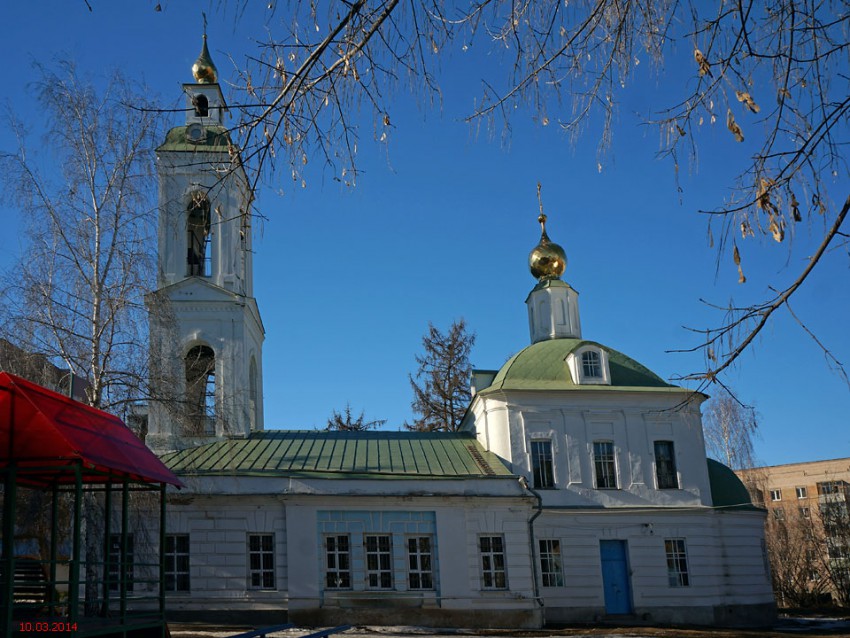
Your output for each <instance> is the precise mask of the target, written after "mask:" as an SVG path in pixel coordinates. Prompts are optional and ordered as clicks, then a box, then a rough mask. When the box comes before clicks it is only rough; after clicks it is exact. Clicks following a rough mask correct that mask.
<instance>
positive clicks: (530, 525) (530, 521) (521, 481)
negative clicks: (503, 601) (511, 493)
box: [519, 476, 544, 609]
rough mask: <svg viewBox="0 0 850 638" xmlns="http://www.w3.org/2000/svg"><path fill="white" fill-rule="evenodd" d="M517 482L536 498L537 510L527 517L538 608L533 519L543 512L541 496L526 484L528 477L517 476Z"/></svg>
mask: <svg viewBox="0 0 850 638" xmlns="http://www.w3.org/2000/svg"><path fill="white" fill-rule="evenodd" d="M519 484H520V487H522V488H523V489H524V490H527V491H529V492H531V493H532V494H533V495H534V498H536V499H537V508H536V509H537V511H536V512H534V514H533V515H532V516H531V518H529V519H528V543H529V545H530V549H531V576H532V583H533V585H534V600H535V601H537V604H538V605H539V606H540V608H541V609H542V608H543V606H544V605H543V598H542V597H541V596H540V582H539V579H538V577H537V564H538V563H537V552H536V551H535V545H534V521H535V520H536V519H537V517H538V516H540V515H541V514H542V513H543V497H542V496H540V493H539V492H537V490H535V489H533V488H532V487H531V486H529V484H528V479H526V478H525V477H524V476H520V477H519Z"/></svg>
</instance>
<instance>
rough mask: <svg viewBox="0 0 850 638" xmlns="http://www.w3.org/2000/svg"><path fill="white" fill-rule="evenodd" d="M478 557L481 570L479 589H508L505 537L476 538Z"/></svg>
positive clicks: (499, 535) (481, 536) (483, 535)
mask: <svg viewBox="0 0 850 638" xmlns="http://www.w3.org/2000/svg"><path fill="white" fill-rule="evenodd" d="M478 557H479V563H478V564H479V566H480V568H481V589H483V590H488V591H503V590H506V589H507V588H508V569H507V556H506V554H505V537H504V536H503V535H502V534H481V535H479V536H478Z"/></svg>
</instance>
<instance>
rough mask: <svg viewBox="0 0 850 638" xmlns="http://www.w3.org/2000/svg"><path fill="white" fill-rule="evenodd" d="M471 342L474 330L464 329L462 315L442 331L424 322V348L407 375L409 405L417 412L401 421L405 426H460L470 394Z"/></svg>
mask: <svg viewBox="0 0 850 638" xmlns="http://www.w3.org/2000/svg"><path fill="white" fill-rule="evenodd" d="M474 343H475V333H471V332H468V331H467V329H466V322H465V321H464V320H463V319H460V320H458V321H455V322H454V323H452V325H451V327H450V328H449V330H448V331H447V332H446V333H445V334H444V333H442V332H440V330H438V329H437V328H435V327H434V325H433V324H432V323H430V322H429V323H428V333H427V334H426V335H425V336H424V337H422V346H423V348H424V349H425V352H424V353H423V354H422V355H421V356H420V355H417V357H416V363H417V364H418V365H419V369H418V370H417V372H416V376H415V377H414V376H412V375H410V387H411V388H413V402H412V403H411V407H412V408H413V412H414V413H415V414H418V415H420V416H419V418H417V419H416V420H414V421H413V423H405V427H406V428H407V429H408V430H417V431H420V432H433V431H437V430H440V431H446V432H456V431H457V430H458V429H459V428H460V422H461V420H462V419H463V415H464V412H465V411H466V406H467V405H469V400H470V398H471V394H470V391H469V377H470V374H471V372H472V367H471V365H470V363H469V353H470V350H472V346H473V344H474Z"/></svg>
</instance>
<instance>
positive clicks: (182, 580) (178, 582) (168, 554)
mask: <svg viewBox="0 0 850 638" xmlns="http://www.w3.org/2000/svg"><path fill="white" fill-rule="evenodd" d="M183 540H185V542H186V547H185V550H183V548H181V547H179V544H178V541H183ZM169 545H171V547H169ZM190 547H191V545H190V540H189V534H166V535H165V548H164V549H163V552H162V556H163V563H164V565H163V567H164V569H163V570H162V579H163V581H164V582H165V591H167V592H189V591H192V580H191V562H190V560H191V559H190ZM181 558H185V569H182V568H181V560H180V559H181ZM169 562H172V565H171V568H170V569H169ZM169 578H171V579H172V582H171V584H169Z"/></svg>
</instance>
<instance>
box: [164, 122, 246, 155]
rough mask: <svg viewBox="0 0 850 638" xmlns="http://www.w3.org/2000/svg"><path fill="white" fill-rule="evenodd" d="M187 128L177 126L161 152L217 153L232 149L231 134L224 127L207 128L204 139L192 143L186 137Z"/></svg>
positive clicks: (169, 132)
mask: <svg viewBox="0 0 850 638" xmlns="http://www.w3.org/2000/svg"><path fill="white" fill-rule="evenodd" d="M186 129H187V127H186V126H176V127H174V128H173V129H171V130H170V131H168V134H167V135H166V136H165V142H163V143H162V145H160V146H159V147H158V148H157V149H156V150H157V152H159V151H215V152H228V151H229V149H230V147H231V144H232V143H231V141H230V133H229V132H228V130H227V129H226V128H224V127H223V126H205V127H204V133H205V135H204V137H203V138H202V139H201V140H198V141H195V142H191V141H189V138H188V136H187V135H186Z"/></svg>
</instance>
